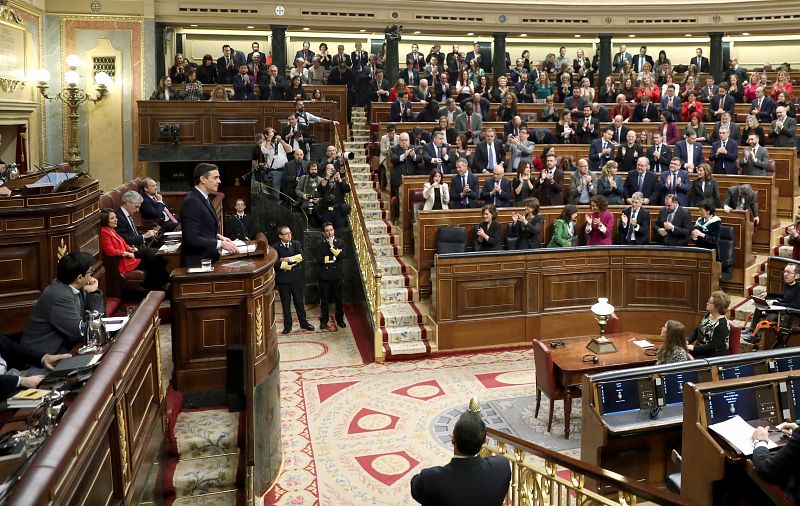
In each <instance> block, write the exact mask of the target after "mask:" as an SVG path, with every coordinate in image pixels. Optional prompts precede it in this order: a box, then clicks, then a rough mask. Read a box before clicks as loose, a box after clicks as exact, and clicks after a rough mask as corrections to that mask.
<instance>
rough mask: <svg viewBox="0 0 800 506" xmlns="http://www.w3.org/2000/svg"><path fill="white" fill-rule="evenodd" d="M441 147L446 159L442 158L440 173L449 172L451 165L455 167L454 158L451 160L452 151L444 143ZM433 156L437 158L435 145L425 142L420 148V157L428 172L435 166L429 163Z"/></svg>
mask: <svg viewBox="0 0 800 506" xmlns="http://www.w3.org/2000/svg"><path fill="white" fill-rule="evenodd" d="M448 130H450V129H448ZM441 149H442V155H443V156H447V160H446V161H445V160H444V159H443V160H442V173H443V174H449V173H450V171H451V167H455V160H453V158H454V156H453V154H452V153H450V150H449V149H448V147H447V144H446V143H443V144H442V148H441ZM433 158H439V154H438V153H437V152H436V146H435V145H434V144H433V143H432V142H428V143H426V144H425V147H423V148H422V159H423V161H424V162H425V170H426V171H428V172H429V173H430V171H432V170H433V169H435V168H436V166H435V165H434V164H433V163H431V160H432V159H433Z"/></svg>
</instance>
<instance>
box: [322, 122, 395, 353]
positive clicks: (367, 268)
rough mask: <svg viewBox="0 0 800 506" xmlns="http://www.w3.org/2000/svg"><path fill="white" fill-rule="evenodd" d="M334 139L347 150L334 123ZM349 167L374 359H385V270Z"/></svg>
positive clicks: (352, 226) (354, 229)
mask: <svg viewBox="0 0 800 506" xmlns="http://www.w3.org/2000/svg"><path fill="white" fill-rule="evenodd" d="M333 132H334V141H335V143H336V144H335V145H336V147H337V149H338V150H339V152H340V153H341V152H343V151H344V142H343V141H342V139H341V137H340V136H339V127H338V126H334V129H333ZM344 166H345V169H346V171H347V179H348V183H349V184H350V189H351V190H350V193H348V194H346V195H347V203H348V204H350V229H351V230H352V232H353V243H354V244H355V248H356V258H357V259H358V265H359V271H360V272H361V281H363V283H364V291H365V292H366V299H367V307H368V308H369V316H370V323H371V324H372V332H373V348H374V353H375V361H376V362H383V360H384V353H383V333H382V332H381V277H382V272H381V270H380V268H379V267H378V262H377V261H376V257H375V253H374V252H373V251H372V244H371V243H370V241H369V233H368V232H367V225H366V223H365V222H364V213H362V212H361V211H362V210H361V203H360V202H359V201H358V194H357V192H356V183H355V180H354V179H353V173H352V172H351V170H350V163H349V161H348V160H345V161H344Z"/></svg>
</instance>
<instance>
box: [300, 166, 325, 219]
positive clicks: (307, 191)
mask: <svg viewBox="0 0 800 506" xmlns="http://www.w3.org/2000/svg"><path fill="white" fill-rule="evenodd" d="M321 181H322V177H320V176H319V173H318V164H317V162H311V163H310V164H309V165H308V174H306V175H304V176H300V181H298V182H297V189H296V190H295V192H294V193H295V195H297V201H298V202H299V204H300V209H302V210H303V212H304V213H306V216H308V218H309V220H310V221H312V222H314V221H316V215H317V213H316V211H317V208H318V207H319V203H320V197H319V194H318V192H317V189H318V188H319V186H320V182H321ZM317 223H318V222H317ZM317 223H315V224H314V225H315V226H316V224H317Z"/></svg>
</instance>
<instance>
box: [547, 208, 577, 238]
mask: <svg viewBox="0 0 800 506" xmlns="http://www.w3.org/2000/svg"><path fill="white" fill-rule="evenodd" d="M577 220H578V206H574V205H572V204H568V205H566V206H564V209H562V210H561V216H559V217H558V219H557V220H556V221H555V223H553V238H552V239H550V244H548V245H547V247H548V248H569V247H570V246H577V245H578V234H576V233H575V227H576V225H575V223H576V222H577Z"/></svg>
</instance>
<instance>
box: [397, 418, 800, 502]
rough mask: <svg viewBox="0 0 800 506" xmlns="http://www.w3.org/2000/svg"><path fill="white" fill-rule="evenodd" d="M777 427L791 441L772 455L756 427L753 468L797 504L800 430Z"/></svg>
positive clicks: (766, 436)
mask: <svg viewBox="0 0 800 506" xmlns="http://www.w3.org/2000/svg"><path fill="white" fill-rule="evenodd" d="M775 427H776V428H777V429H778V430H780V431H781V432H783V434H784V435H786V436H789V441H787V442H786V444H785V445H783V446H782V447H781V449H780V450H778V451H777V452H775V453H772V454H771V453H770V452H769V450H768V446H767V444H768V441H769V428H768V427H756V429H755V430H754V431H753V466H754V467H755V468H756V473H758V476H759V477H760V478H761V479H762V480H764V481H766V482H768V483H775V484H777V485H778V486H780V487H781V488H782V489H783V490H784V492H785V493H786V495H788V496H789V497H790V498H791V499H794V501H795V504H797V492H798V485H800V430H797V424H796V423H795V422H783V423H781V424H778V425H776V426H775ZM412 484H413V482H412Z"/></svg>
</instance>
